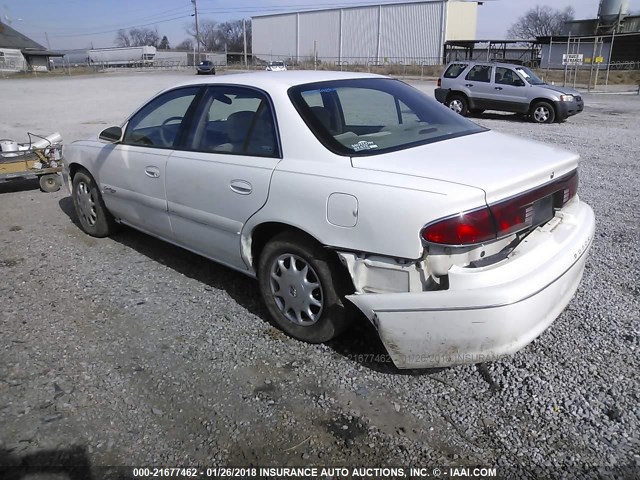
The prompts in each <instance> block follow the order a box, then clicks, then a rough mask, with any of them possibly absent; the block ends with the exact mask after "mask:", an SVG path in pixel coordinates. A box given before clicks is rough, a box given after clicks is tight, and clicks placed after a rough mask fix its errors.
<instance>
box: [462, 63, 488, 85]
mask: <svg viewBox="0 0 640 480" xmlns="http://www.w3.org/2000/svg"><path fill="white" fill-rule="evenodd" d="M465 78H466V79H467V80H471V81H473V82H490V81H491V67H490V66H489V65H476V66H475V67H473V68H472V69H471V70H469V73H467V76H466V77H465Z"/></svg>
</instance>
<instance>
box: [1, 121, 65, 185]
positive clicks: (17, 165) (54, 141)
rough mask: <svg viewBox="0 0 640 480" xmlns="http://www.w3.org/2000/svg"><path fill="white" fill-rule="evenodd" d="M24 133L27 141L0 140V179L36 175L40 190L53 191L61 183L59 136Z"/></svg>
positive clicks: (60, 141)
mask: <svg viewBox="0 0 640 480" xmlns="http://www.w3.org/2000/svg"><path fill="white" fill-rule="evenodd" d="M28 135H29V143H17V142H14V141H13V140H6V139H4V140H0V182H3V181H7V180H12V179H15V178H33V177H37V178H38V179H39V182H40V189H41V190H42V191H43V192H57V191H58V190H60V187H61V186H62V177H61V175H60V174H61V172H62V137H61V136H60V134H59V133H54V134H53V135H49V136H48V137H41V136H39V135H35V134H33V133H28ZM32 137H37V138H38V140H36V141H33V138H32Z"/></svg>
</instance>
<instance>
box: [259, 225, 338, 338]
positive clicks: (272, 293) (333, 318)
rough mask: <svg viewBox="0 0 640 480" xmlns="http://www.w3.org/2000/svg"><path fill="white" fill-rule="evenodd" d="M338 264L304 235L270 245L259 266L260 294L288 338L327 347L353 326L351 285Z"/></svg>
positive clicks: (285, 236)
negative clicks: (349, 300) (347, 297)
mask: <svg viewBox="0 0 640 480" xmlns="http://www.w3.org/2000/svg"><path fill="white" fill-rule="evenodd" d="M336 263H337V260H335V259H334V258H333V257H332V256H331V255H330V254H329V252H327V251H326V250H324V249H323V248H322V247H321V246H320V245H318V244H317V243H316V242H314V241H313V240H311V239H309V238H308V237H306V236H304V235H302V234H298V233H293V232H285V233H282V234H280V235H277V236H276V237H275V238H273V239H272V240H271V241H270V242H269V243H268V244H267V245H266V246H265V248H264V250H263V251H262V253H261V255H260V259H259V262H258V282H259V284H260V291H261V293H262V298H263V299H264V302H265V305H266V306H267V309H268V310H269V314H270V315H271V318H272V319H273V320H274V321H275V323H276V324H277V325H278V327H280V328H281V329H282V330H283V331H284V332H286V333H287V334H288V335H290V336H292V337H294V338H296V339H298V340H302V341H304V342H309V343H321V342H326V341H329V340H331V339H332V338H335V337H336V336H338V335H339V334H340V333H342V332H343V331H344V330H345V329H346V328H347V327H348V325H349V323H350V318H349V316H348V314H347V311H346V308H345V305H344V303H343V302H344V300H343V297H342V295H344V294H345V293H346V288H345V287H346V282H345V281H344V272H341V271H340V270H339V269H338V268H337V265H336Z"/></svg>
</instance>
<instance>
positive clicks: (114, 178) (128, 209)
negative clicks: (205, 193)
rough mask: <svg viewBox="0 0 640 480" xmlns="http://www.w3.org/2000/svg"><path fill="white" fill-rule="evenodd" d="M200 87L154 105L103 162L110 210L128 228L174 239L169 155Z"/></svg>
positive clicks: (105, 152)
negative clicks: (168, 194) (167, 186)
mask: <svg viewBox="0 0 640 480" xmlns="http://www.w3.org/2000/svg"><path fill="white" fill-rule="evenodd" d="M198 90H199V87H187V88H178V89H175V90H171V91H169V92H166V93H164V94H162V95H159V96H157V97H155V98H154V99H152V100H151V101H150V102H149V103H147V104H146V105H145V106H143V107H142V108H141V109H140V110H139V111H138V112H137V113H135V114H134V115H133V116H131V118H130V119H129V121H128V122H127V125H126V128H125V132H124V135H123V138H122V141H121V142H119V143H116V144H112V145H106V146H105V147H104V148H103V149H102V152H101V154H100V156H99V159H98V162H99V167H98V175H97V178H98V182H99V184H100V190H101V191H102V192H103V198H104V202H105V205H106V206H107V208H108V209H109V211H110V212H111V213H113V214H114V215H115V216H116V217H117V218H120V219H121V220H122V221H123V222H124V223H127V224H130V225H132V226H134V227H136V228H139V229H141V230H144V231H147V232H149V233H152V234H154V235H157V236H160V237H164V238H169V237H170V236H171V224H170V222H169V214H168V211H167V199H166V193H165V172H166V164H167V159H168V158H169V155H170V154H171V152H172V151H173V146H174V143H175V142H176V140H177V138H178V134H179V132H180V129H181V127H182V124H183V120H184V118H185V117H186V116H187V112H188V110H189V108H190V106H191V105H192V104H194V100H195V98H196V96H197V93H198Z"/></svg>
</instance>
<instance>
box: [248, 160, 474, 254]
mask: <svg viewBox="0 0 640 480" xmlns="http://www.w3.org/2000/svg"><path fill="white" fill-rule="evenodd" d="M343 160H344V162H343V164H342V165H337V164H329V165H327V164H325V163H323V162H309V161H307V160H295V159H292V160H284V161H282V162H281V163H280V164H279V165H278V167H277V168H276V170H275V172H274V174H273V177H272V180H271V188H270V193H269V199H268V201H267V203H266V205H265V206H264V208H262V209H261V210H260V211H259V212H258V213H257V214H256V215H254V216H253V217H252V218H251V219H250V220H249V221H248V222H247V224H246V225H245V229H244V231H243V235H244V236H250V234H251V231H252V230H253V229H254V228H255V227H256V226H258V225H259V224H261V223H264V222H281V223H285V224H288V225H292V226H295V227H297V228H299V229H301V230H303V231H305V232H307V233H308V234H310V235H312V236H313V237H314V238H316V239H317V240H318V241H319V242H320V243H322V244H323V245H327V246H332V247H336V248H339V249H344V250H354V251H362V252H369V253H377V254H381V255H386V256H392V257H400V258H410V259H416V258H420V257H421V256H422V253H423V247H422V243H421V240H420V230H421V229H422V227H423V226H424V225H425V224H426V223H429V222H431V221H433V220H436V219H438V218H441V217H443V216H447V215H450V214H452V213H455V212H460V211H463V210H466V209H469V208H476V207H478V206H481V205H484V192H483V191H482V190H480V189H476V188H473V187H468V186H464V185H456V184H452V183H448V182H442V181H438V180H432V179H425V178H418V177H413V176H407V175H400V174H393V173H385V172H377V171H368V170H362V169H355V168H353V167H351V165H350V162H349V159H348V158H344V159H343ZM328 167H330V168H328ZM334 193H342V194H347V195H351V196H353V197H356V199H357V206H356V208H355V209H352V210H355V211H349V212H344V214H345V216H353V217H355V218H354V221H355V225H354V226H352V227H344V226H338V225H334V224H332V223H331V222H330V221H329V219H328V215H327V210H328V207H327V205H328V200H329V197H330V196H331V195H332V194H334Z"/></svg>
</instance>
